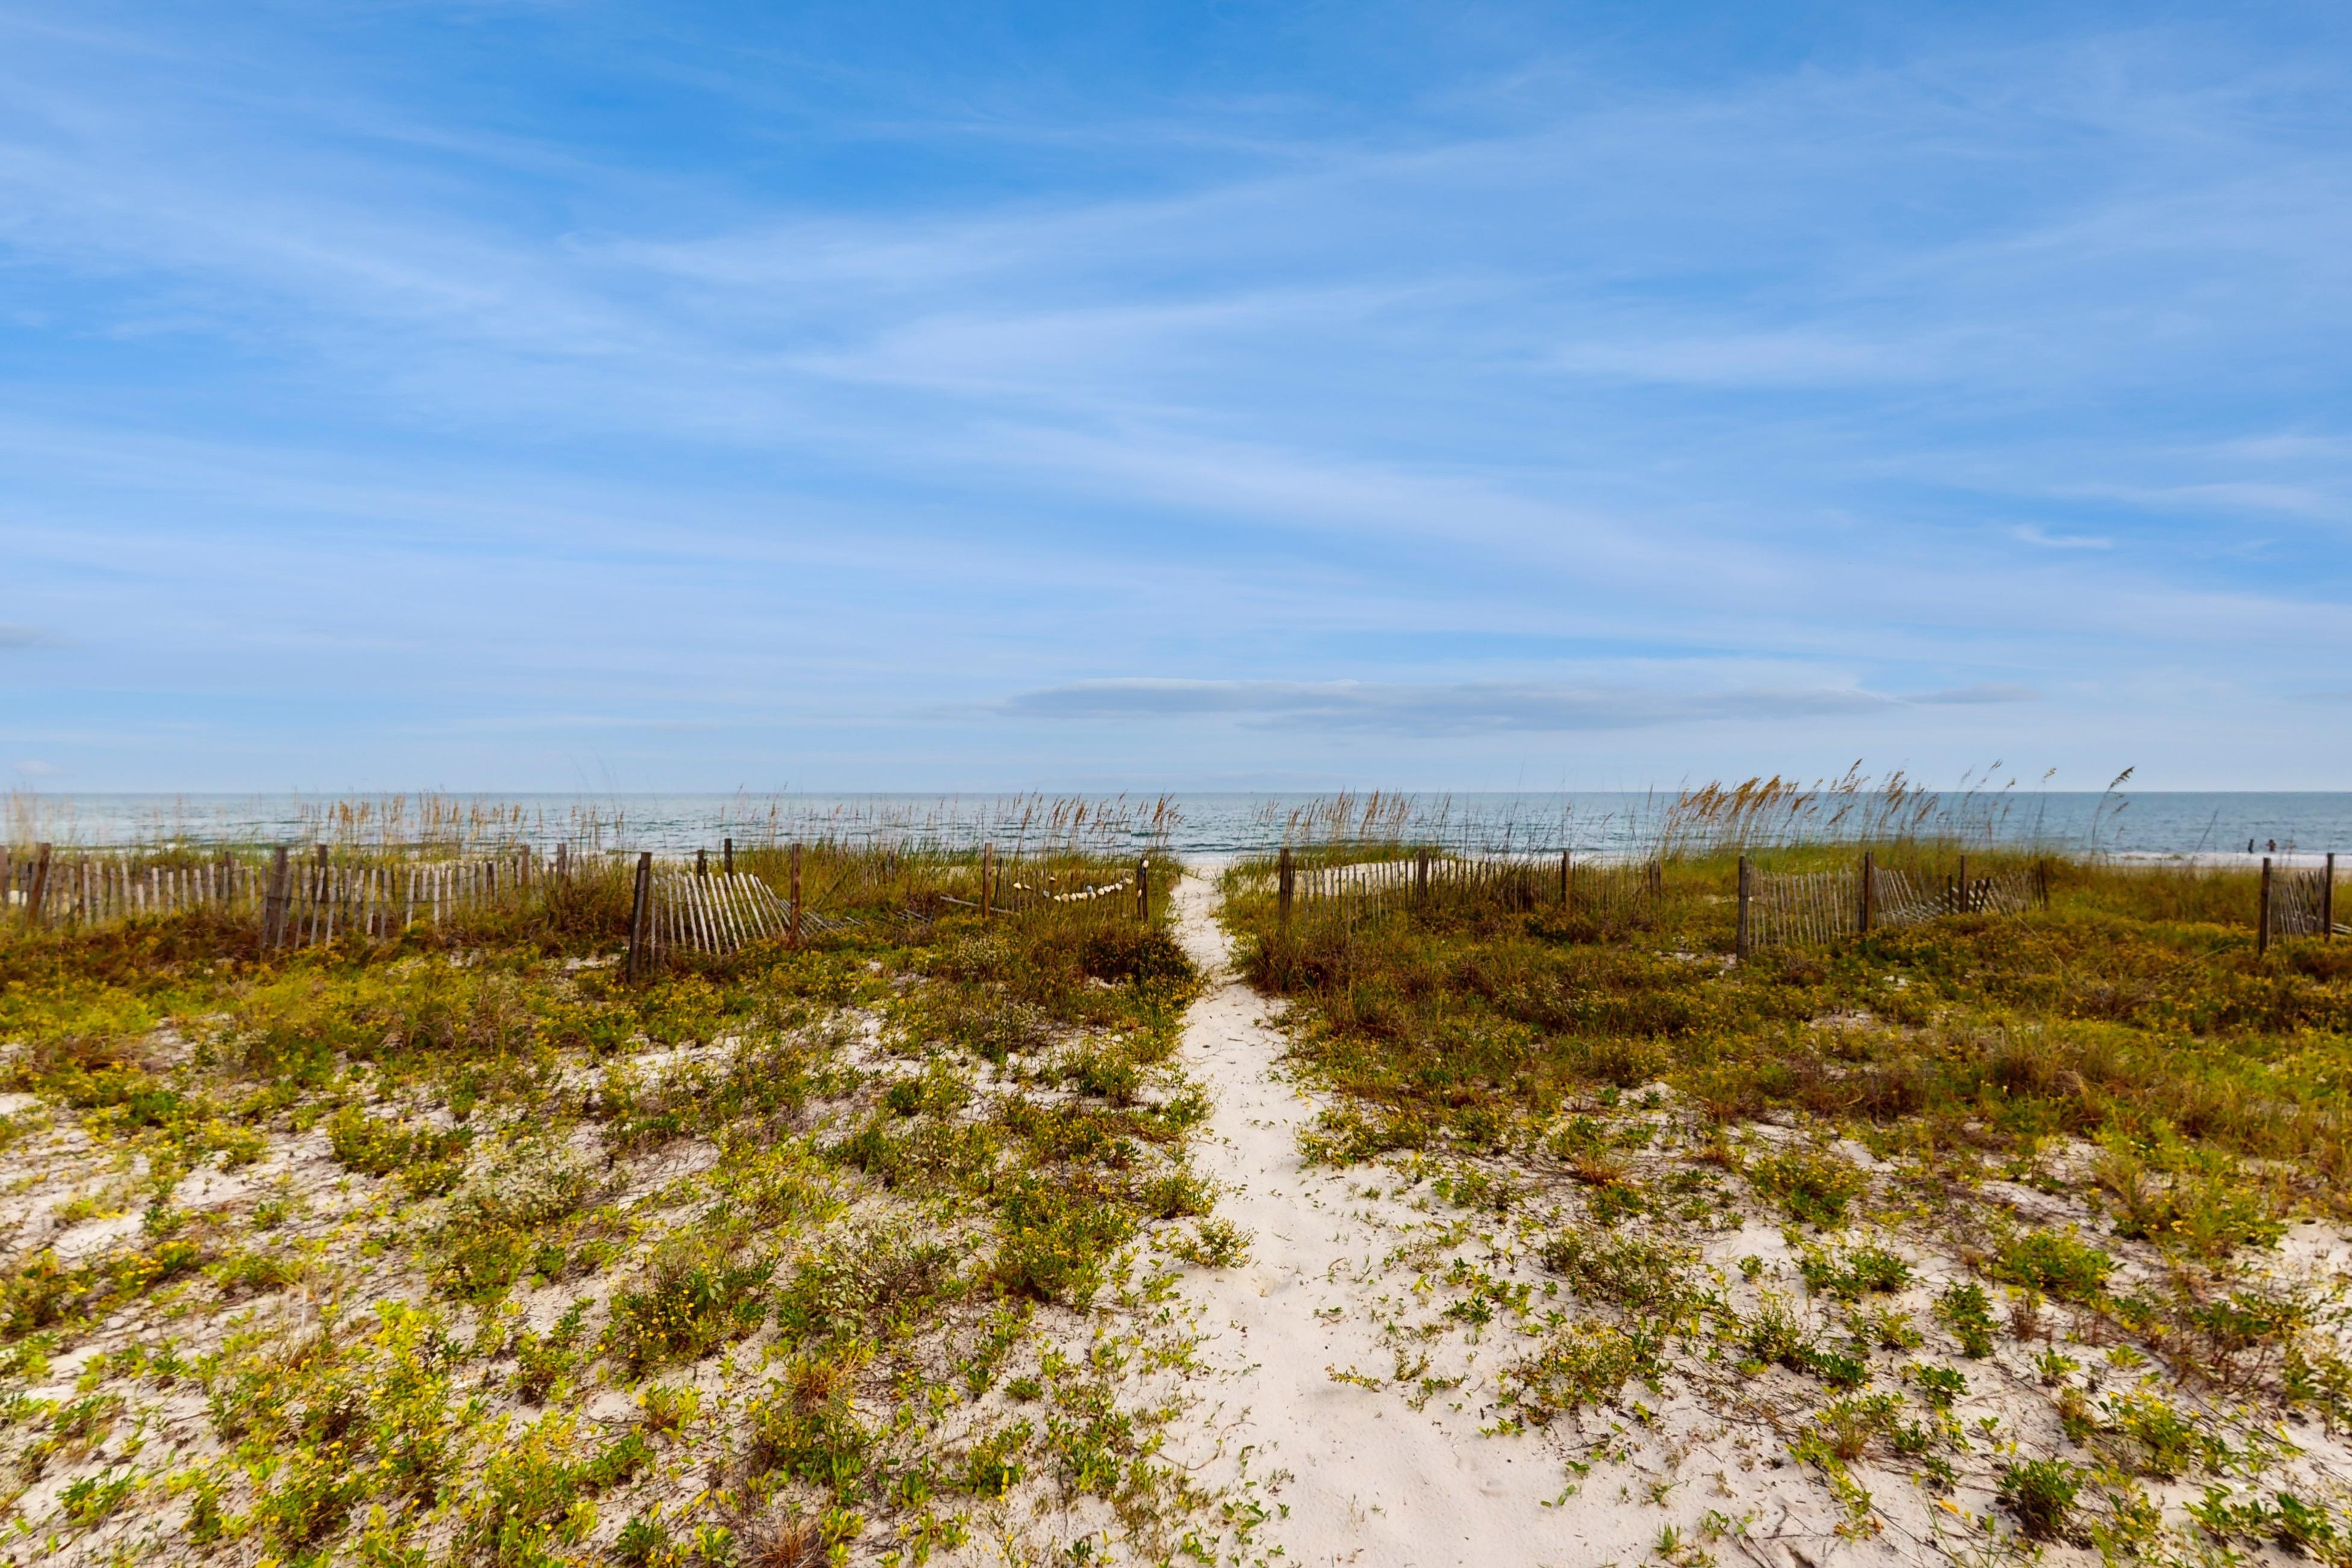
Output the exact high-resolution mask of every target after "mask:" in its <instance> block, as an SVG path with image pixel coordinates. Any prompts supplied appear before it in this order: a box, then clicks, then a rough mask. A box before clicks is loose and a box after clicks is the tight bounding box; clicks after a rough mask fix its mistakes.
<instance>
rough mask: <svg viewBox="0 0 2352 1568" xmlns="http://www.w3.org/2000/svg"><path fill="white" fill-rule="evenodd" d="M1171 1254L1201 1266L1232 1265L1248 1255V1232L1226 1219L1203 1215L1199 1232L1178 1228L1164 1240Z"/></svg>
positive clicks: (1218, 1266)
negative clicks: (1185, 1232)
mask: <svg viewBox="0 0 2352 1568" xmlns="http://www.w3.org/2000/svg"><path fill="white" fill-rule="evenodd" d="M1163 1245H1164V1246H1165V1247H1166V1249H1167V1250H1168V1252H1169V1253H1171V1255H1172V1256H1174V1257H1177V1258H1182V1259H1183V1260H1184V1261H1185V1262H1187V1263H1194V1264H1198V1265H1200V1266H1201V1267H1202V1268H1234V1267H1235V1266H1236V1265H1238V1264H1240V1263H1242V1262H1243V1261H1244V1260H1245V1259H1246V1258H1248V1257H1249V1247H1250V1235H1249V1232H1247V1231H1245V1230H1244V1229H1242V1228H1241V1227H1240V1226H1236V1225H1234V1222H1233V1221H1231V1220H1229V1219H1204V1220H1202V1222H1201V1228H1200V1231H1199V1233H1198V1234H1196V1235H1193V1236H1185V1235H1183V1234H1181V1232H1180V1233H1179V1234H1178V1235H1177V1236H1176V1237H1173V1238H1172V1239H1171V1240H1170V1241H1168V1242H1166V1243H1164V1244H1163Z"/></svg>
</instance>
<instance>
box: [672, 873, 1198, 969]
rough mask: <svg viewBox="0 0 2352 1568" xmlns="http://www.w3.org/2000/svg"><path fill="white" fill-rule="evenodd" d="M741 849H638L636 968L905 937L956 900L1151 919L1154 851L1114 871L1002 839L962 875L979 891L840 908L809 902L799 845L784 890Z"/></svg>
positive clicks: (1002, 908) (975, 906)
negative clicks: (659, 854) (1005, 853)
mask: <svg viewBox="0 0 2352 1568" xmlns="http://www.w3.org/2000/svg"><path fill="white" fill-rule="evenodd" d="M734 858H735V857H734V852H733V847H732V845H731V844H730V846H729V847H728V848H727V850H726V852H725V854H724V857H723V858H722V859H721V861H720V863H719V865H718V866H716V867H714V866H713V865H712V864H711V861H710V857H709V855H708V854H707V853H703V854H698V855H697V856H696V857H695V859H694V862H693V864H692V865H691V866H688V865H687V864H686V863H684V862H682V861H681V862H677V863H674V864H667V865H665V864H658V863H656V861H655V860H654V858H653V857H652V856H651V855H650V854H646V855H643V856H640V858H639V863H638V872H637V876H638V891H637V894H636V900H635V905H636V907H635V910H633V912H632V915H631V919H630V960H629V963H630V968H631V972H632V973H637V972H639V971H642V970H643V969H644V968H645V967H646V964H647V963H650V962H656V961H659V960H662V959H664V958H667V957H668V956H669V955H671V954H674V953H696V954H700V955H703V956H706V957H713V958H724V957H727V956H730V955H731V954H733V953H736V952H741V951H742V950H743V949H744V948H746V947H748V946H750V945H751V943H753V942H782V943H783V944H784V945H786V946H789V947H798V946H800V945H802V944H803V942H806V941H808V940H809V939H811V938H812V937H818V936H853V937H854V936H867V937H871V936H882V937H886V938H888V939H891V940H903V939H905V938H908V937H911V936H915V935H918V934H919V933H920V932H922V931H925V930H927V929H928V928H929V926H930V925H931V924H932V923H933V922H934V921H935V920H936V919H937V918H938V916H939V915H940V914H941V913H944V912H946V909H947V908H949V907H952V908H961V909H966V910H974V911H976V912H977V913H979V914H980V915H981V916H982V918H1012V919H1017V918H1020V917H1022V916H1023V915H1024V914H1027V913H1030V912H1033V911H1045V910H1067V909H1069V908H1070V907H1071V906H1080V907H1087V908H1097V909H1100V910H1102V911H1103V912H1104V914H1105V916H1106V918H1112V919H1119V918H1125V916H1126V915H1127V912H1128V910H1129V905H1130V904H1131V906H1132V909H1133V911H1134V918H1136V919H1138V920H1146V919H1149V918H1150V897H1151V893H1150V888H1151V863H1150V859H1149V858H1143V859H1139V860H1138V861H1137V862H1136V863H1135V868H1134V869H1133V870H1132V871H1130V872H1129V873H1128V874H1127V875H1125V876H1122V877H1118V878H1109V879H1106V878H1105V877H1104V876H1103V875H1102V872H1101V870H1100V868H1074V867H1072V866H1070V865H1069V864H1068V863H1067V861H1066V859H1063V860H1060V861H1058V862H1057V861H1055V860H1048V859H1045V858H1033V859H1028V860H1024V859H1021V858H1016V857H1003V858H1000V857H999V856H998V855H997V854H996V852H995V847H994V846H992V845H990V846H984V847H982V854H981V857H980V858H979V860H978V862H977V863H976V864H974V865H971V866H970V867H969V868H966V869H968V872H969V873H970V877H971V879H970V881H969V883H965V882H961V881H960V882H958V883H956V884H955V885H957V886H961V887H962V888H963V889H964V890H965V891H967V892H971V893H972V894H974V895H976V896H975V897H972V898H969V899H967V898H961V897H958V896H957V895H955V894H953V893H950V892H947V891H946V890H944V889H932V890H930V891H929V893H928V894H927V895H926V896H925V897H924V899H923V900H922V905H923V907H919V908H905V909H877V908H865V909H857V910H837V911H833V912H827V911H824V910H817V909H814V908H812V907H811V906H810V905H809V903H807V902H806V901H804V900H803V879H802V855H801V850H800V847H799V846H797V845H795V846H793V847H791V848H790V849H789V850H788V851H787V855H786V860H785V871H784V877H783V881H784V888H783V890H782V891H781V892H779V891H778V890H777V889H775V888H773V887H772V886H770V885H769V884H768V882H766V881H765V880H763V879H761V878H759V877H756V876H754V875H752V874H751V873H750V872H748V871H738V870H736V869H734V868H733V867H734ZM1105 900H1111V901H1109V902H1105Z"/></svg>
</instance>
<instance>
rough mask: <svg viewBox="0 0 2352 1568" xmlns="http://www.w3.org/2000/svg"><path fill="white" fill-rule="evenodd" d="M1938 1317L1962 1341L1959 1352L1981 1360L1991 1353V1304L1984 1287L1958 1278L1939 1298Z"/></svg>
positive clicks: (1937, 1303) (1937, 1300) (1937, 1305)
mask: <svg viewBox="0 0 2352 1568" xmlns="http://www.w3.org/2000/svg"><path fill="white" fill-rule="evenodd" d="M1936 1316H1937V1317H1938V1318H1940V1319H1942V1320H1943V1321H1944V1324H1945V1326H1946V1327H1947V1328H1948V1329H1950V1330H1951V1331H1952V1332H1953V1334H1954V1335H1955V1336H1957V1337H1958V1340H1959V1342H1960V1353H1961V1354H1962V1355H1965V1356H1968V1357H1970V1358H1971V1359H1974V1360H1979V1361H1981V1360H1982V1359H1983V1358H1985V1357H1986V1356H1989V1355H1990V1354H1992V1345H1993V1332H1992V1303H1991V1302H1990V1300H1987V1299H1986V1297H1985V1293H1984V1287H1983V1286H1981V1285H1978V1284H1974V1283H1972V1282H1959V1281H1956V1282H1954V1283H1953V1284H1951V1285H1948V1286H1947V1287H1945V1289H1944V1293H1943V1294H1942V1295H1941V1296H1938V1297H1937V1298H1936Z"/></svg>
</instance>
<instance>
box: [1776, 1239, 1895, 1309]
mask: <svg viewBox="0 0 2352 1568" xmlns="http://www.w3.org/2000/svg"><path fill="white" fill-rule="evenodd" d="M1797 1268H1798V1269H1799V1271H1800V1272H1801V1273H1802V1274H1803V1275H1804V1277H1805V1284H1806V1286H1807V1287H1808V1288H1809V1289H1811V1290H1812V1291H1813V1293H1814V1294H1815V1295H1821V1296H1832V1297H1834V1298H1836V1299H1837V1300H1841V1301H1856V1300H1861V1299H1862V1298H1863V1297H1864V1296H1865V1295H1868V1294H1870V1293H1872V1292H1874V1291H1887V1290H1900V1289H1903V1288H1904V1287H1905V1286H1906V1285H1908V1284H1909V1283H1910V1282H1911V1265H1910V1264H1908V1263H1906V1262H1905V1261H1904V1260H1903V1259H1902V1258H1898V1257H1896V1256H1895V1254H1894V1253H1892V1252H1889V1251H1887V1250H1886V1249H1885V1248H1884V1247H1855V1248H1854V1249H1853V1251H1851V1252H1847V1253H1844V1254H1843V1255H1840V1256H1836V1257H1832V1256H1830V1255H1828V1254H1826V1253H1810V1254H1808V1255H1806V1256H1805V1257H1804V1258H1801V1259H1800V1260H1799V1262H1798V1265H1797Z"/></svg>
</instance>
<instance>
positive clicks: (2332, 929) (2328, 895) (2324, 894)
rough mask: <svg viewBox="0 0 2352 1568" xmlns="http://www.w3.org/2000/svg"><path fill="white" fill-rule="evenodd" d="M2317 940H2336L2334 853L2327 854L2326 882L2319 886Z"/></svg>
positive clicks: (2330, 851)
mask: <svg viewBox="0 0 2352 1568" xmlns="http://www.w3.org/2000/svg"><path fill="white" fill-rule="evenodd" d="M2319 940H2320V941H2322V942H2334V941H2335V940H2336V852H2335V851H2334V850H2332V849H2331V850H2329V851H2328V853H2327V871H2326V880H2325V881H2323V882H2321V883H2320V884H2319Z"/></svg>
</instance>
